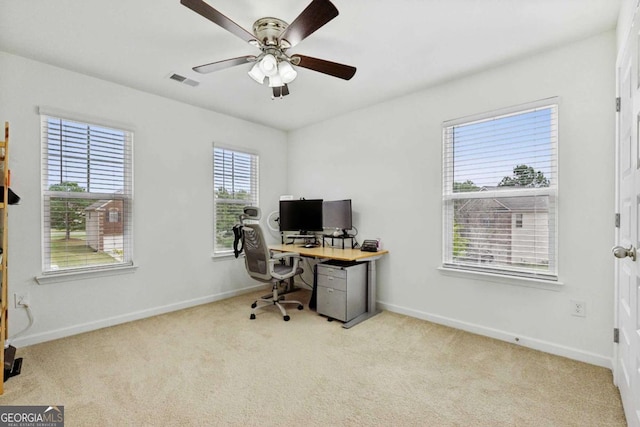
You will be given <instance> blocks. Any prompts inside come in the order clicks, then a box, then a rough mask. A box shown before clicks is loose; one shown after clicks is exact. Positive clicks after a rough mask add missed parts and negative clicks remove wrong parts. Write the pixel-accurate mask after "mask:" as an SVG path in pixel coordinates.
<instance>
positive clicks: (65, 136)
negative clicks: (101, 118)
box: [41, 111, 133, 273]
mask: <svg viewBox="0 0 640 427" xmlns="http://www.w3.org/2000/svg"><path fill="white" fill-rule="evenodd" d="M41 113H42V111H41ZM41 123H42V205H43V243H42V246H43V271H44V272H45V273H46V272H54V271H71V270H87V269H89V270H93V269H104V268H109V267H121V266H123V265H131V264H132V243H131V238H132V224H131V218H132V195H133V188H132V176H133V175H132V158H131V157H132V155H131V153H132V149H131V146H132V140H133V135H132V133H131V132H129V131H125V130H120V129H112V128H108V127H104V126H100V125H95V124H89V123H82V122H79V121H74V120H69V119H63V118H59V117H54V116H50V115H46V114H42V115H41ZM114 219H115V221H113V220H114Z"/></svg>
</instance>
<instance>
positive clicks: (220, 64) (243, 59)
mask: <svg viewBox="0 0 640 427" xmlns="http://www.w3.org/2000/svg"><path fill="white" fill-rule="evenodd" d="M255 60H256V57H255V56H253V55H247V56H240V57H238V58H231V59H225V60H223V61H217V62H212V63H210V64H204V65H198V66H197V67H193V71H195V72H198V73H201V74H206V73H213V72H214V71H219V70H224V69H225V68H230V67H235V66H236V65H242V64H246V63H247V62H254V61H255Z"/></svg>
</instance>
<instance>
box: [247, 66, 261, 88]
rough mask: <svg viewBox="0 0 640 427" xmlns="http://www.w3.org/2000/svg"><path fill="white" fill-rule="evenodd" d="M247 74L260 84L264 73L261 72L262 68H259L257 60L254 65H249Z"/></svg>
mask: <svg viewBox="0 0 640 427" xmlns="http://www.w3.org/2000/svg"><path fill="white" fill-rule="evenodd" d="M247 74H249V77H251V78H252V79H253V80H255V81H256V82H257V83H260V84H262V83H264V78H265V75H264V73H263V72H262V70H261V69H260V63H259V62H257V63H255V64H254V66H253V67H251V70H249V72H248V73H247Z"/></svg>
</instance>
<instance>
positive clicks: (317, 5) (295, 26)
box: [279, 0, 338, 46]
mask: <svg viewBox="0 0 640 427" xmlns="http://www.w3.org/2000/svg"><path fill="white" fill-rule="evenodd" d="M336 16H338V9H336V7H335V6H334V5H333V3H331V2H330V1H329V0H313V1H312V2H311V3H310V4H309V6H307V8H306V9H305V10H303V11H302V13H300V15H298V17H297V18H296V19H295V20H294V21H293V22H292V23H291V24H290V25H289V26H288V27H287V29H286V30H284V31H283V32H282V34H280V37H279V39H280V41H283V40H284V41H286V42H287V43H288V44H289V46H295V45H297V44H298V43H300V42H301V41H302V40H304V39H305V38H307V37H308V36H309V35H310V34H311V33H313V32H314V31H316V30H317V29H318V28H320V27H322V26H323V25H324V24H326V23H327V22H329V21H331V20H332V19H333V18H335V17H336Z"/></svg>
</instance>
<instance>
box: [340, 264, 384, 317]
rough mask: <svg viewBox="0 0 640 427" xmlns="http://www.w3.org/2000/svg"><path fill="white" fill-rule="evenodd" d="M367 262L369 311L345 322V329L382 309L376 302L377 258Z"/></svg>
mask: <svg viewBox="0 0 640 427" xmlns="http://www.w3.org/2000/svg"><path fill="white" fill-rule="evenodd" d="M367 264H368V266H367V311H366V312H364V313H362V314H361V315H360V316H358V317H356V318H355V319H352V320H350V321H348V322H347V323H345V324H343V325H342V327H343V328H345V329H349V328H351V327H352V326H355V325H357V324H358V323H360V322H364V321H365V320H367V319H370V318H372V317H373V316H375V315H376V314H378V313H380V312H381V311H382V310H379V309H378V307H377V304H376V283H377V278H376V260H375V259H372V260H370V261H367Z"/></svg>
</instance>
